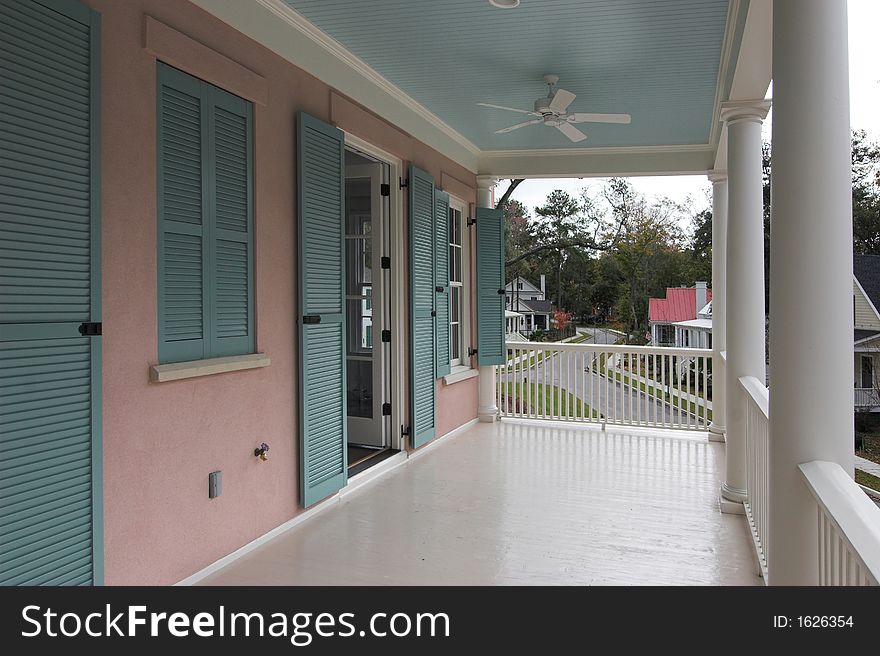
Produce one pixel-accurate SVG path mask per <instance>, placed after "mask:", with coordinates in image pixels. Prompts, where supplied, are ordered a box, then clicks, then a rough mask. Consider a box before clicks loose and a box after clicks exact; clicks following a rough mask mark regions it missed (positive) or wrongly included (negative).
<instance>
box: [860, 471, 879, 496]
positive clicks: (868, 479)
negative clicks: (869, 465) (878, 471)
mask: <svg viewBox="0 0 880 656" xmlns="http://www.w3.org/2000/svg"><path fill="white" fill-rule="evenodd" d="M856 483H858V484H859V485H864V486H865V487H869V488H871V489H872V490H877V491H878V492H880V478H877V477H876V476H872V475H871V474H868V473H867V472H863V471H862V470H861V469H856Z"/></svg>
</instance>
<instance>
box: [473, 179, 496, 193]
mask: <svg viewBox="0 0 880 656" xmlns="http://www.w3.org/2000/svg"><path fill="white" fill-rule="evenodd" d="M497 184H498V178H496V177H495V176H494V175H478V176H477V189H482V190H486V191H488V190H490V189H494V188H495V185H497Z"/></svg>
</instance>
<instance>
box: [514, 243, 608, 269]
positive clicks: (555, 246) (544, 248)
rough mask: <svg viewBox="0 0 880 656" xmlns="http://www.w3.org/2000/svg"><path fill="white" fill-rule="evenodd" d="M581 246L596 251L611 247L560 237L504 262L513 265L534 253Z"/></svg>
mask: <svg viewBox="0 0 880 656" xmlns="http://www.w3.org/2000/svg"><path fill="white" fill-rule="evenodd" d="M574 247H580V248H587V249H590V250H594V251H605V250H608V249H609V248H610V246H604V245H601V244H597V243H596V242H594V241H593V240H592V239H559V240H557V241H552V242H550V243H548V244H541V245H540V246H535V247H534V248H530V249H529V250H527V251H526V252H525V253H522V254H521V255H517V256H516V257H515V258H513V259H512V260H507V262H505V263H504V266H512V265H514V264H516V263H517V262H520V261H522V260H525V259H526V258H529V257H532V256H533V255H537V254H538V253H541V252H543V251H560V252H561V251H564V250H568V249H569V248H574Z"/></svg>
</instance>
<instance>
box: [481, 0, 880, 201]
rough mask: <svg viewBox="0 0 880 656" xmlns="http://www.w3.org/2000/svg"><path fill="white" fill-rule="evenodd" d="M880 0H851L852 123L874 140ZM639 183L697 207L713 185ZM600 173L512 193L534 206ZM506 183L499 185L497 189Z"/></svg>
mask: <svg viewBox="0 0 880 656" xmlns="http://www.w3.org/2000/svg"><path fill="white" fill-rule="evenodd" d="M878 25H880V0H849V84H850V89H849V90H850V124H851V125H852V127H853V129H864V130H866V131H867V132H868V136H869V137H870V138H871V139H872V140H875V141H876V140H880V66H878V62H880V42H878V37H877V26H878ZM769 126H770V117H768V118H767V121H766V122H765V123H764V134H765V137H766V138H768V139H769ZM632 181H633V184H634V185H635V186H636V188H637V189H638V190H639V191H641V192H642V193H644V194H645V195H646V196H649V197H658V196H668V197H669V198H672V199H674V200H676V201H679V202H683V201H684V200H685V199H687V198H688V197H689V196H690V197H691V198H692V199H693V203H694V206H695V208H696V209H698V210H699V209H702V208H705V207H708V206H709V204H710V202H709V201H710V192H711V186H710V185H709V183H708V181H707V180H706V178H705V176H695V175H680V176H664V177H652V178H632ZM601 183H602V180H601V179H599V178H592V179H589V180H587V179H584V180H578V179H577V178H563V179H544V180H525V181H524V182H523V183H522V184H520V186H519V187H518V188H517V189H516V191H515V192H514V193H513V198H515V199H517V200H519V201H520V202H521V203H523V204H524V205H525V206H526V207H528V208H529V209H530V210H534V208H535V207H536V206H540V205H542V204H543V203H544V199H545V198H546V197H547V194H549V193H550V192H551V191H553V190H554V189H563V190H565V191H567V192H569V193H570V194H571V195H572V196H576V195H577V194H578V193H579V192H580V190H581V189H582V188H583V187H584V186H585V185H588V186H590V187H591V188H598V186H599V185H601ZM506 188H507V183H506V182H502V183H501V184H499V185H498V188H497V190H496V195H500V194H501V193H503V192H504V190H505V189H506Z"/></svg>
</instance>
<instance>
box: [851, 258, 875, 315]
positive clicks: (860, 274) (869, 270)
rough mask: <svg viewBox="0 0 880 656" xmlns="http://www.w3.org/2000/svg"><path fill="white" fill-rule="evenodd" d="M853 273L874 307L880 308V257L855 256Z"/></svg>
mask: <svg viewBox="0 0 880 656" xmlns="http://www.w3.org/2000/svg"><path fill="white" fill-rule="evenodd" d="M853 273H854V274H855V275H856V279H857V280H858V281H859V284H860V285H861V286H862V289H864V290H865V294H867V296H868V298H869V299H871V302H872V303H873V304H874V307H876V308H880V255H853Z"/></svg>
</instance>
